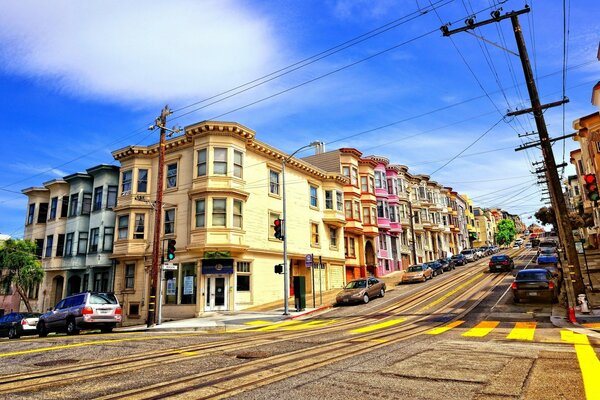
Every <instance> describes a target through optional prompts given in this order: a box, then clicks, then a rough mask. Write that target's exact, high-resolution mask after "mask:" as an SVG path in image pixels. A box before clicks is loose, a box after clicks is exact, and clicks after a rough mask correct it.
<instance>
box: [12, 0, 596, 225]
mask: <svg viewBox="0 0 600 400" xmlns="http://www.w3.org/2000/svg"><path fill="white" fill-rule="evenodd" d="M496 3H497V2H493V1H488V0H486V1H478V0H454V1H453V0H435V1H434V0H431V1H429V0H428V1H424V0H416V1H415V0H411V1H402V0H394V1H392V0H389V1H388V0H381V1H366V0H353V1H351V0H339V1H334V0H322V1H316V0H305V1H295V0H278V1H230V0H219V1H191V0H188V1H185V0H175V1H170V2H169V3H168V5H167V4H166V3H164V2H159V1H145V2H142V1H128V2H121V1H114V0H108V1H102V2H77V1H60V0H59V1H54V2H43V1H27V0H25V1H19V2H8V1H5V2H3V6H2V9H3V12H2V13H1V14H0V58H1V60H0V93H1V96H0V109H1V110H2V112H1V116H2V124H0V134H1V135H2V137H3V140H4V143H3V146H2V147H1V149H0V155H1V156H2V160H3V161H4V162H3V167H2V168H1V170H0V217H1V218H0V234H9V235H12V236H15V237H21V236H22V234H23V225H24V221H25V214H26V197H25V196H24V195H22V194H20V192H21V190H22V189H23V188H26V187H31V186H41V184H42V183H43V182H45V181H48V180H51V179H54V178H58V177H63V176H65V175H68V174H71V173H74V172H79V171H84V170H85V169H86V168H89V167H91V166H95V165H97V164H100V163H112V164H116V162H115V161H114V160H113V159H112V157H111V155H110V153H111V151H113V150H116V149H119V148H121V147H124V146H127V145H132V144H150V143H153V142H155V141H157V133H156V132H155V133H151V132H149V131H147V130H146V129H145V128H146V127H147V126H148V125H149V124H150V123H151V122H152V121H153V120H154V118H155V117H156V116H157V115H158V114H159V113H160V110H161V109H162V107H164V105H165V104H169V105H170V107H171V109H173V110H175V111H176V112H175V113H174V114H173V115H172V116H171V117H170V124H172V125H175V124H176V125H180V126H186V125H189V124H192V123H195V122H199V121H203V120H207V119H215V118H216V119H218V120H225V121H236V122H239V123H241V124H243V125H245V126H247V127H249V128H251V129H253V130H255V131H256V132H257V138H258V139H259V140H262V141H264V142H267V143H269V144H271V145H273V146H275V147H277V148H280V149H282V150H284V151H288V152H293V151H294V150H295V149H297V148H299V147H301V146H303V145H305V144H307V143H310V142H312V141H314V140H322V141H324V142H325V143H326V144H327V149H328V150H332V149H335V148H338V147H355V148H357V149H359V150H360V151H362V152H363V154H364V155H370V154H376V155H383V156H386V157H388V158H389V159H390V160H391V162H393V163H399V164H405V165H407V166H408V167H409V169H410V171H411V172H413V173H422V174H432V179H434V180H436V181H438V182H440V183H442V184H443V185H446V186H452V187H453V188H454V189H455V190H457V191H459V192H462V193H467V194H469V195H470V196H471V197H473V198H474V200H475V203H476V204H477V205H480V206H500V207H502V208H504V209H506V210H508V211H509V212H512V213H517V214H523V215H524V217H527V216H528V215H530V214H531V213H532V212H533V211H535V210H536V209H538V208H539V207H540V206H541V205H542V203H541V202H540V198H541V197H542V196H541V195H540V194H539V193H538V192H537V191H538V190H539V189H540V188H539V187H537V186H536V185H535V178H534V176H533V175H532V174H531V173H530V171H531V170H532V166H531V162H534V161H537V160H539V159H540V152H539V150H537V149H532V150H530V151H528V152H524V151H521V152H515V151H514V148H515V147H517V146H519V145H520V144H521V143H523V141H524V140H526V139H527V138H519V137H518V134H523V133H525V132H530V131H534V130H535V125H534V123H533V120H532V119H531V117H530V116H528V115H526V116H521V117H518V118H513V119H502V114H504V113H505V112H506V110H507V109H511V110H512V109H516V108H527V107H529V100H528V95H527V89H526V87H525V86H524V80H523V73H522V69H521V65H520V62H519V59H518V57H516V56H515V55H513V54H511V53H510V52H508V51H505V50H503V49H501V47H503V48H506V49H508V50H510V51H513V52H516V45H515V40H514V36H513V33H512V29H511V24H510V21H509V20H504V21H503V22H501V23H497V24H490V25H488V26H486V27H483V28H480V29H477V30H476V32H475V34H476V35H477V36H479V37H480V38H483V39H485V41H484V40H482V39H480V38H478V37H475V36H473V35H471V34H469V33H464V32H463V33H460V34H456V35H453V36H452V37H450V38H448V37H443V36H442V34H441V32H440V31H439V27H440V26H441V25H442V24H443V23H447V22H452V23H453V25H452V26H451V28H458V27H461V26H463V25H464V22H463V21H464V19H465V18H467V17H468V16H469V15H471V14H476V15H477V20H479V21H481V20H485V19H488V18H489V13H490V11H491V10H492V9H495V8H498V7H500V6H501V7H503V11H502V12H503V13H504V12H507V11H511V10H518V9H521V8H522V7H523V5H524V3H523V2H519V1H512V0H508V1H506V2H504V3H503V4H501V5H500V6H499V5H497V4H496ZM529 5H530V6H531V9H532V11H531V12H530V13H529V14H525V15H523V16H521V17H520V21H521V25H522V29H523V33H524V35H525V38H526V41H527V46H528V50H529V55H530V59H531V62H532V65H533V68H534V72H535V74H536V78H537V83H538V85H539V86H538V91H539V93H540V96H541V99H542V103H549V102H553V101H557V100H560V99H561V98H562V95H563V82H565V85H564V87H565V89H564V93H565V94H566V96H567V97H568V98H569V99H570V102H569V103H568V104H566V105H565V106H564V107H556V108H553V109H549V110H547V111H546V113H545V117H546V122H547V124H548V130H549V132H550V135H551V136H560V135H562V134H568V133H571V132H572V131H573V130H572V122H573V120H575V119H577V118H580V117H582V116H585V115H588V114H591V113H593V112H595V111H597V110H598V109H597V108H595V107H594V106H593V105H592V104H591V93H592V92H591V90H592V87H593V85H594V84H595V83H596V82H597V81H598V80H599V79H600V73H599V72H600V62H599V61H598V60H597V52H598V43H599V39H600V20H598V18H597V17H598V15H600V12H599V11H600V5H599V4H598V2H597V0H578V1H572V2H568V1H565V2H563V1H541V0H535V1H533V2H530V3H529ZM564 10H566V14H567V18H566V19H565V18H564V15H565V13H564ZM425 11H427V12H425ZM394 21H395V24H392V25H386V24H389V23H392V22H394ZM383 26H388V28H389V29H387V30H386V31H385V32H381V33H379V34H378V35H375V36H373V37H370V38H364V39H365V40H363V41H361V42H360V43H354V42H352V43H350V44H352V45H351V46H349V47H347V48H344V49H339V51H337V52H335V53H334V54H331V55H328V56H327V57H322V58H321V59H319V60H314V59H313V60H314V62H312V63H310V64H307V65H304V64H301V65H298V66H301V68H297V69H296V70H294V71H290V70H284V72H288V73H287V74H285V75H283V76H279V77H277V75H280V74H281V73H279V74H277V75H275V76H271V77H272V78H274V79H272V80H270V81H267V80H266V79H263V80H260V81H257V82H256V83H260V85H258V86H256V87H253V88H249V87H248V86H246V87H244V89H248V90H246V91H244V92H243V93H238V94H235V93H236V92H230V93H229V94H235V95H233V96H231V97H229V98H225V96H221V97H217V98H215V99H213V100H210V101H207V102H201V101H203V100H205V99H207V98H210V97H212V96H215V95H218V94H220V93H223V92H226V91H228V90H230V89H233V88H236V87H238V86H239V85H242V84H245V83H247V82H250V81H253V80H255V79H257V78H261V77H263V76H265V75H268V74H270V73H272V72H275V71H279V70H281V69H282V68H285V67H288V66H290V65H292V64H295V63H297V62H299V61H302V60H305V59H307V58H309V57H312V56H315V55H317V54H320V53H321V52H323V51H326V50H328V49H331V48H333V47H335V46H338V45H340V44H342V43H346V42H347V41H349V40H352V39H355V38H357V37H359V36H360V35H363V34H365V33H368V32H371V31H373V30H375V29H378V28H381V27H383ZM564 26H567V28H568V36H567V46H566V54H567V58H566V65H567V69H566V73H565V74H564V75H563V63H564V60H565V57H564V54H565V46H564V43H565V42H564V28H563V27H564ZM377 32H379V31H377ZM256 83H255V84H254V85H256ZM238 91H239V90H238ZM229 94H228V95H229ZM215 100H222V101H219V102H216V103H214V104H211V103H213V102H214V101H215ZM194 104H195V105H194ZM188 106H189V107H188ZM203 106H204V107H203ZM486 132H487V133H486ZM484 133H486V134H485V135H484V136H483V137H482V138H481V139H479V140H478V141H476V139H477V138H478V137H480V136H481V135H483V134H484ZM469 146H471V147H469ZM467 147H469V148H468V149H467ZM575 148H577V143H576V142H574V141H572V140H570V139H569V140H567V141H565V142H564V149H563V142H558V143H557V144H556V145H555V146H554V151H555V156H556V159H557V161H558V163H560V162H562V160H563V152H564V153H565V154H566V161H567V162H568V160H569V151H570V150H573V149H575ZM465 149H467V150H465ZM463 150H465V151H464V153H463V154H462V155H461V156H459V157H457V158H456V159H455V160H453V161H452V162H450V163H449V164H448V165H444V164H446V163H447V162H448V161H449V160H450V159H451V158H453V157H454V156H456V155H457V154H459V153H461V152H462V151H463ZM304 154H306V153H304ZM301 155H303V154H301ZM440 168H441V169H440ZM570 173H573V169H572V168H569V169H567V171H566V172H565V174H570ZM528 221H529V222H531V221H532V220H528Z"/></svg>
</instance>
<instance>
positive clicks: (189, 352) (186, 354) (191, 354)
mask: <svg viewBox="0 0 600 400" xmlns="http://www.w3.org/2000/svg"><path fill="white" fill-rule="evenodd" d="M175 354H181V355H184V356H196V355H198V354H200V353H198V352H197V351H176V352H175Z"/></svg>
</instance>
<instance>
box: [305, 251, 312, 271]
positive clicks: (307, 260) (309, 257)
mask: <svg viewBox="0 0 600 400" xmlns="http://www.w3.org/2000/svg"><path fill="white" fill-rule="evenodd" d="M304 263H305V264H306V268H310V267H312V263H313V256H312V254H307V255H306V257H304Z"/></svg>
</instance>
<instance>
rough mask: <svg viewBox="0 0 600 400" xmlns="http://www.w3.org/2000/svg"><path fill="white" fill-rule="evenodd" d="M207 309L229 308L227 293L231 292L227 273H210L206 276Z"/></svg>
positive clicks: (220, 309)
mask: <svg viewBox="0 0 600 400" xmlns="http://www.w3.org/2000/svg"><path fill="white" fill-rule="evenodd" d="M205 287H206V291H205V294H206V299H205V301H206V303H205V310H206V311H224V310H227V293H228V292H229V284H228V276H227V275H209V276H207V277H206V278H205Z"/></svg>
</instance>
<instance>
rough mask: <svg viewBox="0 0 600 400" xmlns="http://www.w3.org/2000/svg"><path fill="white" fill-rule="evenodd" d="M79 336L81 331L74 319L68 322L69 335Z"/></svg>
mask: <svg viewBox="0 0 600 400" xmlns="http://www.w3.org/2000/svg"><path fill="white" fill-rule="evenodd" d="M77 334H79V329H77V325H76V324H75V320H74V319H70V320H68V321H67V335H77Z"/></svg>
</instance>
